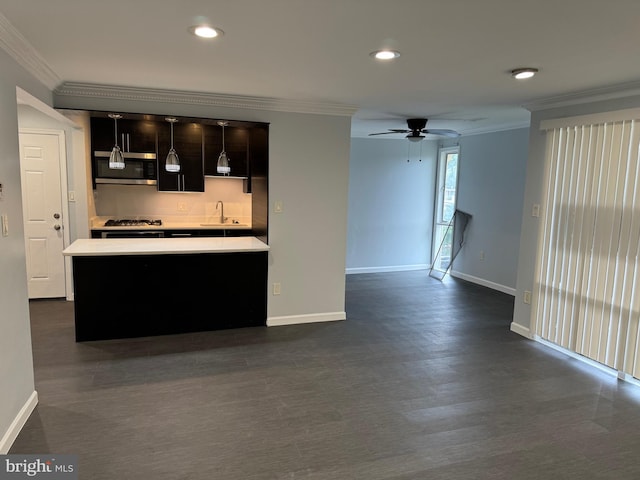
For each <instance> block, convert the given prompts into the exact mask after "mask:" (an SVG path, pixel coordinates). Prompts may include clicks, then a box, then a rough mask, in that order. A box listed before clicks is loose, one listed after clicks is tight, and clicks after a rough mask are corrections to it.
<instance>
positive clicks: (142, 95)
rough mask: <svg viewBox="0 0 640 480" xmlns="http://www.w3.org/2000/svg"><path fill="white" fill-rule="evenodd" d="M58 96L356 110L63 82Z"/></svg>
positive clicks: (257, 107) (296, 110) (341, 112)
mask: <svg viewBox="0 0 640 480" xmlns="http://www.w3.org/2000/svg"><path fill="white" fill-rule="evenodd" d="M54 93H55V95H57V96H69V97H90V98H108V99H116V100H135V101H143V102H160V103H181V104H190V105H206V106H214V107H229V108H246V109H252V110H271V111H276V112H289V113H315V114H320V115H338V116H349V117H350V116H352V115H353V114H354V113H355V112H356V110H357V107H355V106H354V105H344V104H338V103H320V102H312V101H304V100H290V99H281V98H267V97H250V96H242V95H224V94H217V93H205V92H186V91H179V90H159V89H153V88H138V87H120V86H115V85H98V84H90V83H74V82H65V83H63V84H62V85H61V86H60V87H58V88H56V90H55V91H54Z"/></svg>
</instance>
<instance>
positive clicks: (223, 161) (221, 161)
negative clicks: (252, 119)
mask: <svg viewBox="0 0 640 480" xmlns="http://www.w3.org/2000/svg"><path fill="white" fill-rule="evenodd" d="M218 125H220V126H221V127H222V152H220V156H219V157H218V167H217V171H218V173H221V174H223V175H229V172H230V171H231V167H230V166H229V157H227V152H225V151H224V127H226V126H227V125H229V122H218Z"/></svg>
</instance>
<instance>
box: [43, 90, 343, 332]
mask: <svg viewBox="0 0 640 480" xmlns="http://www.w3.org/2000/svg"><path fill="white" fill-rule="evenodd" d="M55 104H56V107H59V108H72V109H87V110H102V111H121V112H138V113H150V114H157V115H169V114H172V115H179V116H191V117H204V118H207V117H208V118H225V119H229V120H246V121H256V122H267V123H270V132H269V196H270V203H271V207H273V202H274V201H276V200H278V201H282V202H283V207H284V208H283V212H282V213H280V214H275V213H273V208H271V209H270V213H269V215H270V217H269V245H270V247H271V251H270V254H269V263H270V264H269V285H271V284H272V283H274V282H279V283H281V287H282V288H281V291H282V293H281V295H279V296H273V295H271V288H269V297H268V317H269V323H270V324H280V323H287V322H301V321H309V320H330V319H339V318H344V315H345V313H344V312H345V306H344V294H345V278H344V272H345V255H346V229H347V210H346V208H345V205H346V204H347V190H348V175H349V145H350V131H351V119H350V117H347V116H335V115H315V114H297V113H283V112H273V111H267V110H253V109H243V108H227V107H220V108H218V107H210V106H205V105H194V104H189V105H187V104H180V103H158V102H150V101H144V100H130V99H127V100H120V99H114V98H107V99H104V98H90V97H74V96H58V97H56V98H55Z"/></svg>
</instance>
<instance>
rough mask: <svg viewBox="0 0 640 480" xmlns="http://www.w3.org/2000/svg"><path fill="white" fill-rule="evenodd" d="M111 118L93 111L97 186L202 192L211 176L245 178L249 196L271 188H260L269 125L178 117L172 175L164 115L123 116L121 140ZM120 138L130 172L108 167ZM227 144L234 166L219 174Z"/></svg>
mask: <svg viewBox="0 0 640 480" xmlns="http://www.w3.org/2000/svg"><path fill="white" fill-rule="evenodd" d="M108 113H109V112H90V114H91V150H92V153H93V157H94V162H93V176H94V185H95V183H133V184H138V183H139V184H145V185H156V184H157V188H158V190H160V191H167V192H203V191H204V185H205V182H204V177H205V175H206V176H215V177H235V178H243V179H244V180H245V181H244V182H243V189H244V192H245V193H252V192H253V191H254V184H256V185H259V186H258V188H259V190H265V191H266V186H264V185H262V184H261V183H260V182H261V179H265V178H266V170H267V166H268V156H269V148H268V137H269V133H268V132H269V130H268V127H269V126H268V124H266V123H259V122H245V121H239V120H216V119H210V118H191V117H177V116H176V117H175V118H176V119H177V121H176V122H175V123H174V126H173V146H174V148H175V150H176V153H177V155H178V159H179V161H180V171H178V172H168V171H167V170H166V158H167V154H168V153H169V149H170V148H171V127H170V124H169V122H167V121H166V117H165V116H164V115H146V114H139V113H120V114H121V115H122V116H123V118H121V119H119V120H118V123H117V135H116V130H115V127H116V125H115V122H114V120H113V119H111V118H109V117H108ZM222 121H224V122H226V126H225V128H224V137H223V129H222V126H220V125H219V123H220V122H222ZM116 138H117V144H118V146H119V147H120V148H121V150H122V152H124V157H125V165H126V167H125V169H123V170H112V169H110V168H109V165H108V157H109V153H110V152H111V150H112V149H113V146H114V144H115V143H116ZM223 144H224V151H225V152H226V154H227V159H228V162H229V168H230V171H229V173H228V174H224V173H218V168H217V167H218V157H219V156H220V153H221V152H222V151H223ZM96 152H98V155H96ZM97 177H99V178H98V180H99V181H97V180H96V178H97ZM102 177H105V178H102ZM254 177H255V178H254ZM256 182H258V183H256ZM263 183H264V182H263Z"/></svg>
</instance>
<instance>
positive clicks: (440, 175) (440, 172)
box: [430, 144, 460, 271]
mask: <svg viewBox="0 0 640 480" xmlns="http://www.w3.org/2000/svg"><path fill="white" fill-rule="evenodd" d="M454 152H455V153H457V154H458V166H457V168H456V198H455V201H454V205H453V208H454V215H455V209H456V208H457V206H458V184H459V183H460V145H459V144H456V145H448V146H442V145H441V146H439V148H438V157H437V159H436V185H435V187H436V188H435V196H434V202H433V222H432V234H431V262H430V264H431V268H432V269H433V265H434V262H435V261H436V256H437V255H438V254H439V253H440V251H439V250H440V245H439V244H437V245H436V229H437V226H438V225H439V224H441V223H442V222H439V221H438V220H439V219H440V212H439V209H440V208H441V207H442V205H441V204H443V203H444V188H445V185H444V181H445V178H444V177H445V176H446V168H447V167H446V162H443V158H446V155H448V154H449V153H454ZM441 182H442V187H441V185H440V184H441ZM441 190H442V191H441ZM441 199H442V202H441ZM451 227H452V235H453V228H454V225H453V224H452V225H451ZM435 270H438V271H441V270H440V269H439V268H438V269H435Z"/></svg>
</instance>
